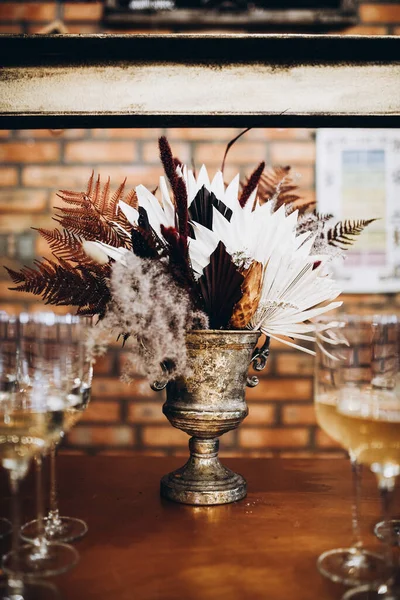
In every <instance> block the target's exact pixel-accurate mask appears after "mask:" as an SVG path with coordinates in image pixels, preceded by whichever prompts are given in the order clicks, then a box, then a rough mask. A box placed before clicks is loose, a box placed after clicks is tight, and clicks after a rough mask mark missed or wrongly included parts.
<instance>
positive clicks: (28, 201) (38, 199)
mask: <svg viewBox="0 0 400 600" xmlns="http://www.w3.org/2000/svg"><path fill="white" fill-rule="evenodd" d="M46 204H47V192H43V191H40V190H27V189H24V188H19V189H18V188H14V189H11V190H0V212H6V213H29V212H40V211H43V210H44V209H45V208H46Z"/></svg>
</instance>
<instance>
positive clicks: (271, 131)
mask: <svg viewBox="0 0 400 600" xmlns="http://www.w3.org/2000/svg"><path fill="white" fill-rule="evenodd" d="M314 133H315V130H314V129H302V128H294V127H291V128H290V129H288V128H268V129H251V130H250V131H248V132H247V133H245V134H244V136H243V140H244V141H249V140H265V141H271V140H287V141H304V140H305V141H309V140H312V139H313V135H314Z"/></svg>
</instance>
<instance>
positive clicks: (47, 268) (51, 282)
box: [6, 259, 111, 317]
mask: <svg viewBox="0 0 400 600" xmlns="http://www.w3.org/2000/svg"><path fill="white" fill-rule="evenodd" d="M6 269H7V272H8V274H9V275H10V277H11V279H12V280H13V282H14V283H16V284H17V287H14V288H11V289H13V290H16V291H20V292H30V293H32V294H35V295H36V296H41V297H42V298H43V300H44V301H45V303H46V304H52V305H58V306H78V307H79V310H78V312H82V311H85V314H97V315H99V316H100V317H103V316H104V314H105V310H106V307H107V304H108V302H110V300H111V294H110V290H109V287H108V281H109V277H110V270H109V266H108V265H105V266H100V265H87V266H80V267H73V266H72V265H70V264H69V263H67V262H65V261H61V262H60V264H57V263H56V262H54V261H52V260H49V259H44V260H43V261H41V262H40V261H35V268H30V267H24V268H23V269H21V271H19V272H17V271H13V270H11V269H8V268H6ZM82 314H83V313H82Z"/></svg>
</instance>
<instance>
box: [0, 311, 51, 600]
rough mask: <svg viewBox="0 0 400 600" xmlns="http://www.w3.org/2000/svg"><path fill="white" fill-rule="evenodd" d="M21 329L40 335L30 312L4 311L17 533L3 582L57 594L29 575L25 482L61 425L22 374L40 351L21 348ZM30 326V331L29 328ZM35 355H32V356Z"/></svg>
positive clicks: (6, 449) (8, 465)
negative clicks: (22, 531)
mask: <svg viewBox="0 0 400 600" xmlns="http://www.w3.org/2000/svg"><path fill="white" fill-rule="evenodd" d="M21 329H24V330H25V334H26V335H28V334H29V336H30V337H31V339H34V337H35V335H34V334H35V331H34V326H33V324H32V323H30V327H27V323H26V320H25V318H24V317H23V316H22V322H21V319H20V317H16V316H11V315H7V314H6V313H4V312H1V313H0V462H1V465H2V466H3V468H5V469H6V470H7V472H8V476H9V481H10V488H11V502H12V507H11V512H12V521H13V524H12V536H11V548H12V549H11V553H10V554H9V560H8V563H9V569H8V570H7V573H8V578H7V581H6V582H2V583H1V584H0V598H1V599H3V600H14V599H15V600H16V599H18V600H34V599H36V600H37V599H38V598H42V599H43V600H45V599H48V600H53V599H54V598H58V597H59V594H58V593H57V590H56V588H55V587H54V586H52V585H50V584H48V583H45V582H39V581H29V582H27V581H26V580H25V573H24V569H23V564H22V562H20V557H21V553H22V554H23V552H24V550H25V549H26V547H22V548H20V542H19V525H20V508H19V487H20V482H21V480H22V479H23V478H24V477H25V475H26V473H27V471H28V468H29V463H30V461H31V459H32V457H34V456H35V455H37V454H38V453H40V452H42V450H43V448H44V446H45V444H46V440H47V439H48V438H49V437H52V436H53V435H55V434H56V430H57V425H56V423H55V422H54V420H53V419H52V413H51V412H49V410H48V408H49V407H48V405H47V399H46V398H45V397H43V396H42V397H41V398H40V397H36V396H34V395H33V394H27V393H26V390H25V389H24V387H23V386H24V385H25V384H26V380H25V383H24V384H22V381H21V375H22V374H23V373H25V374H26V372H27V370H28V369H29V364H26V365H22V364H21V362H22V361H27V362H28V363H29V362H32V360H33V356H34V351H33V348H31V349H30V352H29V353H28V352H24V351H23V352H21ZM28 329H29V331H28ZM30 355H32V356H30Z"/></svg>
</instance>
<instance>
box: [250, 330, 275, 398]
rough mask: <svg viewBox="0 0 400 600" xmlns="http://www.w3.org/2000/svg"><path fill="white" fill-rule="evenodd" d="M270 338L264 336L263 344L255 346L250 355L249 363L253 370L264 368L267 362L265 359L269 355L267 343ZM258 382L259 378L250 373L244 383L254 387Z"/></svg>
mask: <svg viewBox="0 0 400 600" xmlns="http://www.w3.org/2000/svg"><path fill="white" fill-rule="evenodd" d="M270 341H271V338H270V337H269V336H267V337H266V338H265V342H264V344H263V345H262V346H261V347H260V348H258V347H257V346H256V347H255V348H254V350H253V354H252V357H251V361H250V365H251V366H252V367H253V369H254V370H255V371H262V370H263V369H265V365H266V364H267V360H268V357H269V344H270ZM258 384H259V379H258V377H257V376H256V375H252V376H251V377H250V376H249V377H247V382H246V385H247V387H256V385H258Z"/></svg>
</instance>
